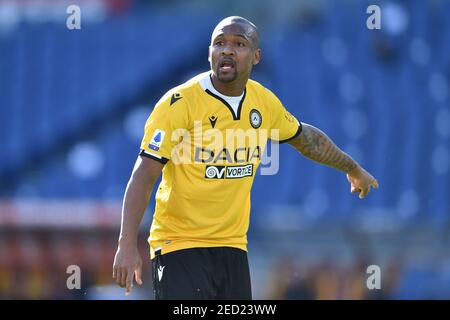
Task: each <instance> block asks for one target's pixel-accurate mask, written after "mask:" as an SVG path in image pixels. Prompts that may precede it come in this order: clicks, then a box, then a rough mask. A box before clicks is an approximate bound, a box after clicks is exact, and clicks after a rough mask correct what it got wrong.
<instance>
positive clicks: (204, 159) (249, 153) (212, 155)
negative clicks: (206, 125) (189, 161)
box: [195, 146, 262, 163]
mask: <svg viewBox="0 0 450 320" xmlns="http://www.w3.org/2000/svg"><path fill="white" fill-rule="evenodd" d="M261 156H262V154H261V147H260V146H256V147H254V148H252V147H249V148H247V147H243V148H236V149H235V150H234V151H230V150H229V149H227V148H223V149H222V150H220V151H218V152H217V151H216V152H215V151H214V150H211V149H207V148H200V147H196V148H195V162H201V163H216V162H219V161H222V162H227V163H246V162H251V161H252V160H253V159H259V160H261Z"/></svg>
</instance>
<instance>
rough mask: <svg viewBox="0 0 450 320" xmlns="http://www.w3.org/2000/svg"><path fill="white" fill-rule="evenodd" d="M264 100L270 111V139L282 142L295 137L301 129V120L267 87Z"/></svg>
mask: <svg viewBox="0 0 450 320" xmlns="http://www.w3.org/2000/svg"><path fill="white" fill-rule="evenodd" d="M266 102H267V103H268V106H267V107H268V108H269V110H270V111H271V128H270V129H271V140H274V141H278V142H279V143H284V142H288V141H289V140H292V139H294V138H295V137H297V136H298V135H299V134H300V133H301V131H302V126H301V122H299V121H298V120H297V118H295V117H294V116H293V115H292V114H291V113H290V112H289V111H287V110H286V108H285V107H284V106H283V104H282V103H281V101H280V100H279V99H278V98H277V96H276V95H275V94H274V93H273V92H272V91H270V90H269V89H266Z"/></svg>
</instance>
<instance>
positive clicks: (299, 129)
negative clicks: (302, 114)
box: [278, 122, 303, 144]
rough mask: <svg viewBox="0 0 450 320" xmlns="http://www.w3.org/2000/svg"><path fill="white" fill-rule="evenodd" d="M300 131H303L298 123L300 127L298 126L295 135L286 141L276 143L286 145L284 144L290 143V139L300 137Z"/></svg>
mask: <svg viewBox="0 0 450 320" xmlns="http://www.w3.org/2000/svg"><path fill="white" fill-rule="evenodd" d="M302 129H303V127H302V123H301V122H300V125H299V126H298V129H297V132H295V134H294V135H293V136H292V137H290V138H288V139H284V140H280V141H278V143H279V144H281V143H286V142H289V141H291V140H292V139H295V138H297V137H298V136H299V135H300V133H302Z"/></svg>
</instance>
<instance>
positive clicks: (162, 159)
mask: <svg viewBox="0 0 450 320" xmlns="http://www.w3.org/2000/svg"><path fill="white" fill-rule="evenodd" d="M139 155H140V156H143V157H147V158H150V159H153V160H156V161H158V162H161V163H162V164H166V163H167V162H168V161H169V159H167V158H164V157H161V158H158V157H155V156H153V155H151V154H148V153H146V152H145V150H141V152H140V153H139Z"/></svg>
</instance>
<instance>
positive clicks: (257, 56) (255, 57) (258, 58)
mask: <svg viewBox="0 0 450 320" xmlns="http://www.w3.org/2000/svg"><path fill="white" fill-rule="evenodd" d="M259 61H261V49H259V48H258V49H256V50H255V53H254V54H253V65H254V66H256V65H257V64H258V63H259Z"/></svg>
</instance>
